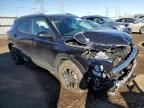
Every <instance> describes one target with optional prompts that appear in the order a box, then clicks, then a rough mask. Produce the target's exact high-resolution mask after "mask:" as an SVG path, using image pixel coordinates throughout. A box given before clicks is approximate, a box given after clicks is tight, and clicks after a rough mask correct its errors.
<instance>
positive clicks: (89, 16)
mask: <svg viewBox="0 0 144 108" xmlns="http://www.w3.org/2000/svg"><path fill="white" fill-rule="evenodd" d="M91 17H106V16H100V15H88V16H83V17H82V18H91Z"/></svg>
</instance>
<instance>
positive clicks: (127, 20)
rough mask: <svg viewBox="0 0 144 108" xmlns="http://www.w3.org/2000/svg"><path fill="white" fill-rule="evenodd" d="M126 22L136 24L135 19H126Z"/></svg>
mask: <svg viewBox="0 0 144 108" xmlns="http://www.w3.org/2000/svg"><path fill="white" fill-rule="evenodd" d="M126 22H128V23H134V19H131V18H126Z"/></svg>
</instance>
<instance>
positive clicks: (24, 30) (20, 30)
mask: <svg viewBox="0 0 144 108" xmlns="http://www.w3.org/2000/svg"><path fill="white" fill-rule="evenodd" d="M14 37H15V46H16V47H17V48H18V49H20V50H21V51H22V52H23V53H25V54H26V55H28V56H30V54H31V53H30V52H31V45H32V39H33V38H32V21H31V20H30V19H23V20H21V21H20V22H19V24H18V26H17V28H16V33H15V34H14Z"/></svg>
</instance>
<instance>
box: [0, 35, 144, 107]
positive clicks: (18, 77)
mask: <svg viewBox="0 0 144 108" xmlns="http://www.w3.org/2000/svg"><path fill="white" fill-rule="evenodd" d="M133 37H134V41H135V42H136V43H137V46H138V48H139V54H138V57H137V64H138V65H137V67H136V70H135V72H136V73H137V77H136V78H135V80H134V81H133V82H132V83H131V84H129V86H124V87H122V88H121V89H120V90H119V91H118V92H117V93H116V94H115V95H114V94H113V95H112V94H106V93H99V92H98V93H94V92H88V93H83V94H74V93H70V92H69V91H67V90H65V89H63V88H61V86H60V84H59V82H58V81H57V80H56V79H55V78H54V77H53V76H52V75H51V74H50V73H49V72H48V71H47V70H45V69H42V68H40V67H38V66H35V65H33V64H25V65H19V66H17V65H14V64H13V62H12V60H11V58H10V54H9V52H8V49H7V46H6V44H7V42H6V41H5V39H0V108H57V107H58V108H105V107H107V108H117V107H120V108H144V94H143V92H144V68H143V67H144V48H143V47H141V45H140V44H141V42H142V41H144V35H140V34H134V35H133Z"/></svg>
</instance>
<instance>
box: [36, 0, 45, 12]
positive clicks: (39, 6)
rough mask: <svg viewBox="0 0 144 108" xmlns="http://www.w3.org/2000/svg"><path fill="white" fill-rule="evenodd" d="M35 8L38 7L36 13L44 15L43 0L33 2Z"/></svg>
mask: <svg viewBox="0 0 144 108" xmlns="http://www.w3.org/2000/svg"><path fill="white" fill-rule="evenodd" d="M34 2H35V3H36V7H38V13H44V0H34Z"/></svg>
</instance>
